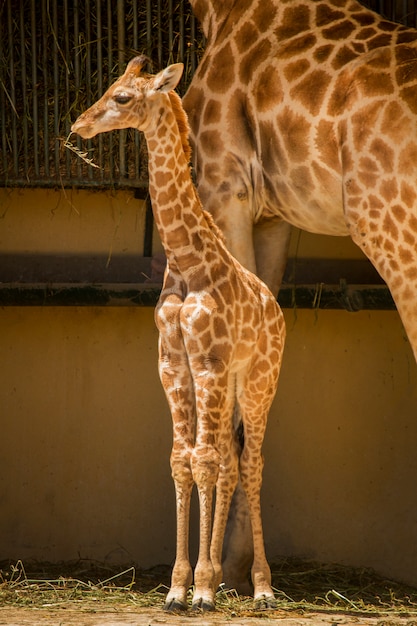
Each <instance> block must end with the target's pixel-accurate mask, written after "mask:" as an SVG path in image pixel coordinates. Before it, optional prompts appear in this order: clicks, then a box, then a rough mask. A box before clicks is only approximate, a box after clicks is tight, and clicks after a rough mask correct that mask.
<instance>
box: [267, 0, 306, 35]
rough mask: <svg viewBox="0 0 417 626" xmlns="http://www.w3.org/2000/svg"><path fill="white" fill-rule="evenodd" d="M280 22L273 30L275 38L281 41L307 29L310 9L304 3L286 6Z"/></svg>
mask: <svg viewBox="0 0 417 626" xmlns="http://www.w3.org/2000/svg"><path fill="white" fill-rule="evenodd" d="M281 23H282V25H281V26H279V27H278V28H277V29H276V31H275V33H276V36H277V39H278V40H279V41H282V40H284V39H290V38H291V37H295V36H296V35H298V34H299V33H301V32H303V31H306V30H309V28H310V9H309V8H308V7H307V6H304V5H298V6H295V7H291V8H287V9H285V11H284V15H283V18H282V22H281Z"/></svg>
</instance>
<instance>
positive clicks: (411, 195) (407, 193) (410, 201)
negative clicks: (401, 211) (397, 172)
mask: <svg viewBox="0 0 417 626" xmlns="http://www.w3.org/2000/svg"><path fill="white" fill-rule="evenodd" d="M416 198H417V194H416V192H415V191H414V189H413V187H412V186H411V185H409V184H408V183H406V182H404V181H403V182H402V183H401V200H402V201H403V202H404V204H406V205H407V207H408V208H409V209H411V208H412V207H413V206H414V204H415V202H416Z"/></svg>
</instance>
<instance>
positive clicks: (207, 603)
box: [191, 598, 215, 613]
mask: <svg viewBox="0 0 417 626" xmlns="http://www.w3.org/2000/svg"><path fill="white" fill-rule="evenodd" d="M191 610H192V611H196V612H198V613H201V612H202V613H206V612H208V611H214V610H215V606H214V602H213V601H212V600H207V599H204V598H198V600H195V601H194V602H193V605H192V608H191Z"/></svg>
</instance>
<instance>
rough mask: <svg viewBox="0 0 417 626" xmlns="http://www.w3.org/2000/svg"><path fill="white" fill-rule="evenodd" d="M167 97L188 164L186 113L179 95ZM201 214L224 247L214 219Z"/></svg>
mask: <svg viewBox="0 0 417 626" xmlns="http://www.w3.org/2000/svg"><path fill="white" fill-rule="evenodd" d="M168 95H169V99H170V101H171V106H172V111H173V113H174V116H175V119H176V120H177V125H178V130H179V132H180V135H181V142H182V147H183V150H184V154H185V158H186V159H187V162H190V160H191V146H190V142H189V139H188V138H189V134H190V126H189V124H188V117H187V114H186V112H185V111H184V108H183V106H182V102H181V98H180V97H179V95H178V94H177V93H176V92H175V91H170V92H169V93H168ZM196 195H197V198H198V201H199V202H200V203H201V200H200V198H199V196H198V193H197V190H196ZM203 213H204V217H205V218H206V221H207V225H208V227H209V228H210V230H212V231H213V233H214V234H215V235H216V237H217V238H218V239H220V241H221V242H222V243H223V244H224V245H225V243H226V240H225V237H224V235H223V233H222V231H221V230H220V228H219V227H218V226H217V225H216V223H215V222H214V219H213V217H212V215H211V213H208V212H207V211H205V210H204V209H203Z"/></svg>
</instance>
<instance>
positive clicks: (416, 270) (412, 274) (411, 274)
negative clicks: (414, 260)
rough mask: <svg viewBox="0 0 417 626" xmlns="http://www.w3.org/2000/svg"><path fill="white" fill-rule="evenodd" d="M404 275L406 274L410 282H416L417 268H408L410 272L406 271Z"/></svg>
mask: <svg viewBox="0 0 417 626" xmlns="http://www.w3.org/2000/svg"><path fill="white" fill-rule="evenodd" d="M410 262H411V261H410ZM404 274H405V277H406V278H408V280H416V278H417V267H410V268H408V270H406V271H405V272H404Z"/></svg>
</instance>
